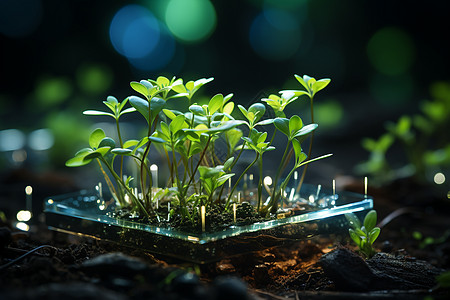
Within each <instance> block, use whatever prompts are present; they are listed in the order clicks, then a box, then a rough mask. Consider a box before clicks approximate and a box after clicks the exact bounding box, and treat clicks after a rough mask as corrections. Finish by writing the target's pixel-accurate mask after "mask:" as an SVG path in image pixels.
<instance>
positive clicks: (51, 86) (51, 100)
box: [35, 77, 73, 107]
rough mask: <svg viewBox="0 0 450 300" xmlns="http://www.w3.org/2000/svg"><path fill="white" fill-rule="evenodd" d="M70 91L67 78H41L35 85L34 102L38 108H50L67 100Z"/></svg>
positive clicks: (70, 84)
mask: <svg viewBox="0 0 450 300" xmlns="http://www.w3.org/2000/svg"><path fill="white" fill-rule="evenodd" d="M72 91H73V87H72V83H71V82H70V80H69V79H67V78H63V77H51V78H43V79H41V80H39V81H38V83H37V86H36V90H35V100H36V101H37V102H38V104H39V106H40V107H50V106H53V105H57V104H60V103H62V102H63V101H64V100H66V99H67V98H69V97H70V95H71V94H72Z"/></svg>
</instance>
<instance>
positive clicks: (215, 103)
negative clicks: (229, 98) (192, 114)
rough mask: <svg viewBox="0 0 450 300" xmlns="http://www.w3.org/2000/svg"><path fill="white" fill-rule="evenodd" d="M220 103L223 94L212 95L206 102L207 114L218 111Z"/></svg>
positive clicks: (221, 102)
mask: <svg viewBox="0 0 450 300" xmlns="http://www.w3.org/2000/svg"><path fill="white" fill-rule="evenodd" d="M222 105H223V95H222V94H217V95H215V96H214V97H212V98H211V100H209V103H208V109H209V114H210V115H212V114H214V113H215V112H216V111H218V110H219V109H220V108H221V107H222Z"/></svg>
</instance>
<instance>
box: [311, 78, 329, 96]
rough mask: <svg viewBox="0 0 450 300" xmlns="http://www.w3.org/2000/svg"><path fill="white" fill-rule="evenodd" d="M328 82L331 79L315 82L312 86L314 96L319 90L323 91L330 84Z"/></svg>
mask: <svg viewBox="0 0 450 300" xmlns="http://www.w3.org/2000/svg"><path fill="white" fill-rule="evenodd" d="M330 81H331V79H329V78H324V79H320V80H317V81H316V82H315V83H314V84H313V86H312V88H313V91H314V94H315V93H317V92H318V91H320V90H323V89H324V88H325V87H326V86H327V85H328V84H329V83H330Z"/></svg>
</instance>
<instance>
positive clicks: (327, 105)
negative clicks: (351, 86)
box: [314, 100, 344, 128]
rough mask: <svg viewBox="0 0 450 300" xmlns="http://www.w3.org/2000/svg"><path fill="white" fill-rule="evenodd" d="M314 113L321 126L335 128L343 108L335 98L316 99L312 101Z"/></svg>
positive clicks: (340, 119)
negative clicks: (326, 99)
mask: <svg viewBox="0 0 450 300" xmlns="http://www.w3.org/2000/svg"><path fill="white" fill-rule="evenodd" d="M314 115H315V116H316V120H317V123H319V124H320V127H321V128H336V126H337V125H339V123H340V122H341V121H342V120H343V117H344V109H343V107H342V105H341V103H340V102H338V101H336V100H328V101H317V102H316V103H314Z"/></svg>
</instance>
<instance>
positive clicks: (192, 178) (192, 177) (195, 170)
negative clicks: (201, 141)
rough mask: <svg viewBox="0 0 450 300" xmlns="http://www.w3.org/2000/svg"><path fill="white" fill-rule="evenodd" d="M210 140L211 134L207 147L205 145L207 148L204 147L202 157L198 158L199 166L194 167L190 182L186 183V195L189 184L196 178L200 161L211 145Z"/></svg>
mask: <svg viewBox="0 0 450 300" xmlns="http://www.w3.org/2000/svg"><path fill="white" fill-rule="evenodd" d="M210 141H211V136H209V138H208V141H207V142H206V147H205V149H203V152H202V154H201V156H200V159H199V160H198V163H197V166H195V169H194V171H193V172H192V175H191V178H190V179H189V182H188V184H187V185H186V190H185V191H184V195H185V194H186V192H187V189H188V188H189V185H190V184H191V183H192V180H194V177H195V173H197V170H198V167H199V166H200V163H201V161H202V160H203V157H204V156H205V153H206V149H208V146H209V142H210Z"/></svg>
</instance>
